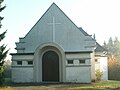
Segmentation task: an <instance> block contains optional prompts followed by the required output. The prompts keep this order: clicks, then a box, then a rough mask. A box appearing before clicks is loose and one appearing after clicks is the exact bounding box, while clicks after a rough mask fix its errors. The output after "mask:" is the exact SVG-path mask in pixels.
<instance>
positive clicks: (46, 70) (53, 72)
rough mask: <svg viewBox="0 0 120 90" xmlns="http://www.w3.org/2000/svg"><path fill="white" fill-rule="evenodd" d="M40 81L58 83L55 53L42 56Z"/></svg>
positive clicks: (57, 59) (56, 55)
mask: <svg viewBox="0 0 120 90" xmlns="http://www.w3.org/2000/svg"><path fill="white" fill-rule="evenodd" d="M42 81H47V82H49V81H50V82H51V81H52V82H59V56H58V54H57V53H56V52H55V51H47V52H45V53H44V54H43V56H42Z"/></svg>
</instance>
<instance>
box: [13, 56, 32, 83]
mask: <svg viewBox="0 0 120 90" xmlns="http://www.w3.org/2000/svg"><path fill="white" fill-rule="evenodd" d="M33 64H34V63H33V55H13V56H12V82H15V83H24V82H33Z"/></svg>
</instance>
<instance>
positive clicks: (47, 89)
mask: <svg viewBox="0 0 120 90" xmlns="http://www.w3.org/2000/svg"><path fill="white" fill-rule="evenodd" d="M0 90H120V81H111V80H108V81H100V82H96V83H92V84H46V85H44V84H43V85H37V86H28V85H27V86H21V85H20V86H19V85H18V86H6V87H0Z"/></svg>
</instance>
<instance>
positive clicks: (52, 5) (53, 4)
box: [24, 2, 79, 38]
mask: <svg viewBox="0 0 120 90" xmlns="http://www.w3.org/2000/svg"><path fill="white" fill-rule="evenodd" d="M54 6H55V7H56V8H58V9H59V10H60V11H61V12H62V13H63V14H64V15H65V17H67V18H68V19H69V20H70V22H72V24H74V26H75V27H77V26H76V24H75V23H74V22H73V21H72V20H71V19H70V18H69V17H68V16H67V15H66V14H65V13H64V12H63V11H62V10H61V9H60V8H59V7H58V6H57V5H56V4H55V3H54V2H53V3H52V4H51V6H50V7H49V8H48V9H47V10H46V12H45V13H44V14H43V15H42V16H41V17H40V19H39V20H38V21H37V22H36V23H35V24H34V26H33V27H32V28H31V29H30V31H29V32H28V33H27V34H26V35H25V37H26V36H27V35H28V34H29V33H30V32H31V30H32V29H33V28H34V27H35V26H36V25H37V23H39V21H40V20H41V19H42V18H43V17H44V15H45V14H46V13H47V12H48V11H49V10H50V9H51V8H52V7H54ZM77 28H78V27H77ZM78 29H79V28H78ZM25 37H24V38H25Z"/></svg>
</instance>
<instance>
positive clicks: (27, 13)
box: [0, 0, 120, 53]
mask: <svg viewBox="0 0 120 90" xmlns="http://www.w3.org/2000/svg"><path fill="white" fill-rule="evenodd" d="M53 2H55V3H56V4H57V5H58V7H59V8H60V9H62V11H63V12H64V13H65V14H66V15H67V16H68V17H69V18H70V19H71V20H72V21H73V22H74V23H75V24H76V25H77V26H78V27H82V28H83V29H84V30H85V31H86V32H87V33H88V34H90V35H93V34H94V33H95V35H96V39H97V42H98V43H100V44H101V45H102V44H103V42H104V41H108V39H109V38H110V37H112V38H113V39H114V37H115V36H116V37H118V39H120V0H4V3H3V5H6V6H7V7H6V9H5V10H4V11H3V12H2V14H1V15H2V16H4V20H2V24H3V27H2V29H1V30H0V33H1V32H3V31H5V30H6V29H7V30H8V32H7V34H6V38H5V39H4V41H2V42H3V43H5V44H7V45H8V48H10V53H15V52H16V51H15V49H14V48H15V47H16V46H15V42H18V41H19V37H24V36H25V35H26V34H27V33H28V32H29V30H30V29H31V28H32V27H33V26H34V24H35V23H36V22H37V21H38V19H39V18H40V17H41V16H42V15H43V14H44V13H45V11H46V10H47V9H48V8H49V7H50V5H51V4H52V3H53Z"/></svg>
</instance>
